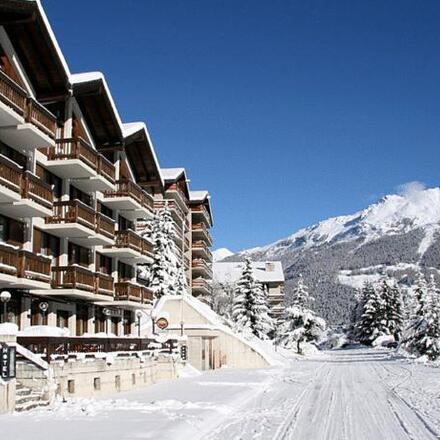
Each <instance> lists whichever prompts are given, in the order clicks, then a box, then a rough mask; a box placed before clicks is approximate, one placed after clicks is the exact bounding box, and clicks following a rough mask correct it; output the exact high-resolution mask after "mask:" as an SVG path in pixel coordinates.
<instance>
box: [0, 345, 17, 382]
mask: <svg viewBox="0 0 440 440" xmlns="http://www.w3.org/2000/svg"><path fill="white" fill-rule="evenodd" d="M15 358H16V349H15V347H9V346H8V345H6V344H3V345H1V346H0V377H1V378H2V379H13V378H14V377H15Z"/></svg>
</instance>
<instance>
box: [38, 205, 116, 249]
mask: <svg viewBox="0 0 440 440" xmlns="http://www.w3.org/2000/svg"><path fill="white" fill-rule="evenodd" d="M44 229H45V230H46V231H48V232H50V233H51V234H54V235H56V236H58V237H69V238H70V239H71V240H72V241H73V242H77V243H78V244H81V245H84V246H95V245H110V244H113V240H114V234H115V225H114V221H113V220H111V219H110V218H108V217H106V216H104V215H103V214H101V213H97V212H96V211H95V210H94V209H93V208H91V207H90V206H87V205H86V204H84V203H82V202H80V201H79V200H69V201H61V202H55V203H54V206H53V215H52V216H51V217H46V225H45V226H44Z"/></svg>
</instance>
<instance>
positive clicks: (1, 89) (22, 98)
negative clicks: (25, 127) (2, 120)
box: [0, 70, 27, 116]
mask: <svg viewBox="0 0 440 440" xmlns="http://www.w3.org/2000/svg"><path fill="white" fill-rule="evenodd" d="M26 97H27V93H26V90H24V89H23V88H22V87H21V86H19V85H18V84H17V83H16V82H15V81H14V80H12V79H11V78H10V77H9V76H8V75H6V73H5V72H3V71H2V70H0V101H2V102H3V103H4V104H6V105H7V106H8V107H10V108H12V109H13V110H14V111H16V112H17V113H18V114H19V115H20V116H24V115H25V111H26Z"/></svg>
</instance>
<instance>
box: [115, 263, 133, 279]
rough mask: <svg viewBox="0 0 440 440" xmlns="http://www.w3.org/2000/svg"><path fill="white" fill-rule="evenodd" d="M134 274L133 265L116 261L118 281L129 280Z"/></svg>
mask: <svg viewBox="0 0 440 440" xmlns="http://www.w3.org/2000/svg"><path fill="white" fill-rule="evenodd" d="M133 276H134V273H133V267H132V266H129V265H128V264H125V263H121V262H120V261H118V279H119V281H130V280H131V279H132V278H133Z"/></svg>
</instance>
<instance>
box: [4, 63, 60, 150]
mask: <svg viewBox="0 0 440 440" xmlns="http://www.w3.org/2000/svg"><path fill="white" fill-rule="evenodd" d="M0 127H2V128H3V130H2V139H3V141H4V142H6V143H7V144H8V145H10V146H12V147H14V148H18V149H20V150H22V149H36V148H41V147H44V146H46V145H51V144H53V142H54V139H55V137H56V128H57V125H56V117H55V116H54V115H53V114H52V113H51V112H50V111H49V110H47V109H46V108H45V107H43V106H42V105H41V104H40V103H38V102H37V101H36V100H35V99H33V98H31V97H30V96H28V93H27V92H26V90H24V89H23V88H22V87H21V86H20V85H18V84H17V83H16V82H15V81H13V80H12V79H11V78H9V77H8V75H6V74H5V72H3V71H2V70H0Z"/></svg>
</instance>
